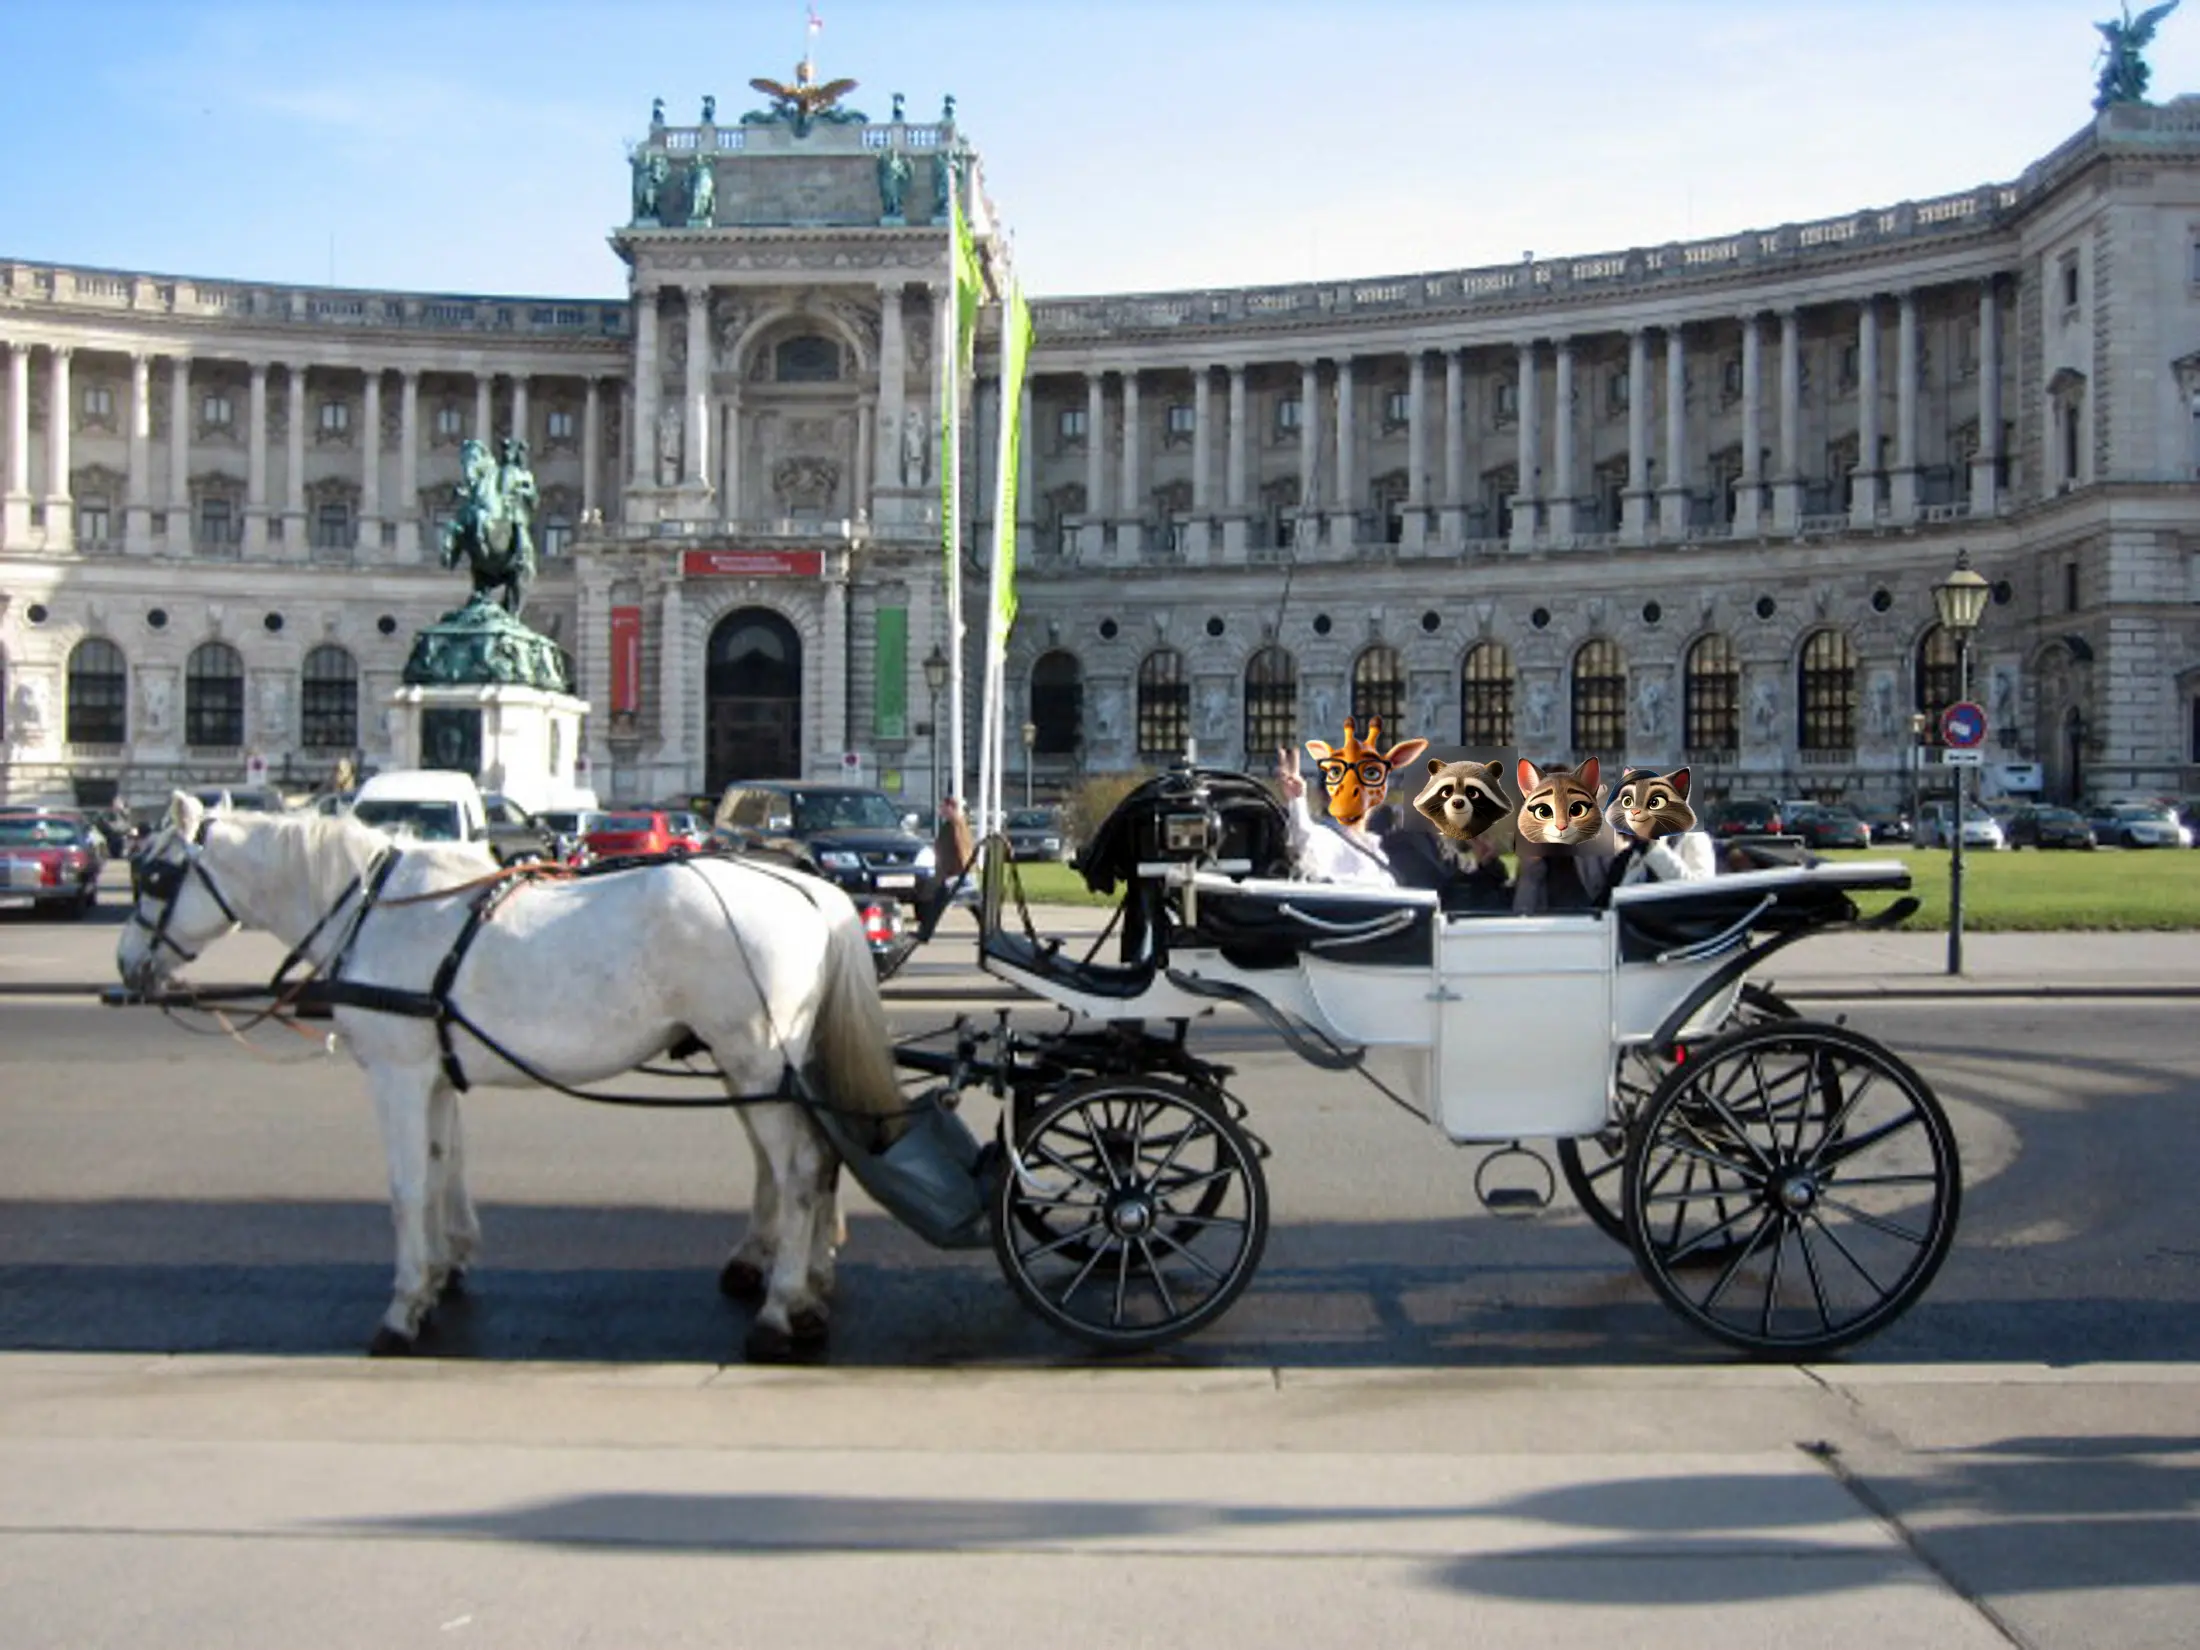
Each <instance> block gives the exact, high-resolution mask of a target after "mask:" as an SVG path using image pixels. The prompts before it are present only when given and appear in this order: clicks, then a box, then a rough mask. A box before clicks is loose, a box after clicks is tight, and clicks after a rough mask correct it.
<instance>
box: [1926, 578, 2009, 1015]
mask: <svg viewBox="0 0 2200 1650" xmlns="http://www.w3.org/2000/svg"><path fill="white" fill-rule="evenodd" d="M1993 593H1994V591H1993V586H1992V585H1990V584H1988V583H1987V582H1986V580H1985V579H1984V578H1983V577H1982V576H1981V575H1980V574H1978V573H1976V572H1974V571H1973V570H1972V567H1971V553H1970V552H1969V551H1968V550H1958V551H1957V552H1956V565H1955V568H1954V570H1953V571H1951V572H1950V573H1949V575H1948V576H1947V577H1946V578H1944V579H1942V580H1941V581H1940V582H1939V583H1938V584H1936V585H1934V586H1933V605H1934V606H1935V607H1937V608H1938V609H1940V622H1941V624H1942V625H1944V626H1945V627H1946V628H1947V631H1948V634H1949V635H1950V636H1951V637H1953V638H1954V639H1955V644H1956V697H1957V699H1959V700H1962V699H1968V698H1970V697H1971V632H1972V631H1974V630H1976V629H1977V628H1978V626H1979V620H1980V619H1982V618H1984V617H1985V616H1986V604H1987V602H1988V601H1989V600H1990V599H1992V597H1993ZM1967 785H1968V779H1967V777H1966V775H1965V774H1964V771H1963V770H1962V769H1961V768H1958V769H1957V770H1956V773H1955V807H1954V809H1953V810H1952V815H1953V821H1954V831H1953V833H1952V835H1953V839H1954V840H1953V841H1952V842H1951V844H1950V849H1949V854H1948V972H1949V973H1951V974H1960V973H1962V972H1963V794H1964V791H1965V789H1966V788H1967Z"/></svg>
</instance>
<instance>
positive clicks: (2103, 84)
mask: <svg viewBox="0 0 2200 1650" xmlns="http://www.w3.org/2000/svg"><path fill="white" fill-rule="evenodd" d="M2178 4H2179V0H2164V4H2162V5H2159V6H2152V7H2149V8H2148V9H2147V10H2145V11H2143V12H2141V13H2140V14H2139V15H2138V16H2137V17H2133V16H2132V15H2131V7H2130V5H2129V4H2128V3H2127V4H2126V5H2125V7H2124V15H2123V16H2122V17H2121V18H2112V19H2111V20H2110V21H2108V22H2106V23H2096V24H2094V25H2093V26H2094V28H2096V29H2098V30H2099V31H2100V34H2101V41H2102V45H2101V55H2100V58H2099V60H2098V61H2099V62H2100V65H2101V74H2100V79H2099V81H2098V82H2096V85H2095V90H2094V96H2093V107H2094V108H2096V109H2105V108H2107V107H2108V106H2109V105H2110V104H2111V103H2144V102H2145V101H2146V98H2147V78H2148V75H2147V65H2146V59H2145V58H2144V57H2142V56H2140V53H2142V52H2143V51H2145V50H2146V49H2147V47H2149V46H2150V45H2152V44H2153V43H2154V32H2155V30H2157V29H2159V28H2160V27H2161V26H2162V19H2163V18H2165V17H2167V16H2168V15H2169V14H2170V13H2171V12H2173V11H2175V10H2176V9H2177V7H2178Z"/></svg>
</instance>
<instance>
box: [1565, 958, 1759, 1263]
mask: <svg viewBox="0 0 2200 1650" xmlns="http://www.w3.org/2000/svg"><path fill="white" fill-rule="evenodd" d="M1795 1017H1796V1015H1795V1007H1794V1005H1793V1004H1792V1003H1790V1002H1788V1000H1787V999H1786V998H1784V997H1782V996H1780V995H1779V994H1778V993H1777V992H1773V991H1768V990H1766V989H1765V988H1764V987H1763V986H1758V985H1745V986H1743V987H1742V994H1741V996H1740V997H1739V998H1738V999H1737V1000H1736V1001H1735V1004H1734V1013H1733V1014H1732V1016H1731V1017H1729V1018H1728V1020H1727V1022H1726V1023H1725V1024H1724V1025H1722V1026H1721V1027H1720V1028H1719V1030H1720V1032H1721V1033H1722V1034H1723V1033H1725V1032H1728V1031H1732V1030H1734V1029H1736V1028H1737V1027H1740V1026H1753V1025H1768V1024H1772V1023H1775V1022H1778V1021H1781V1020H1792V1019H1794V1018H1795ZM1672 1069H1673V1062H1672V1061H1670V1060H1665V1059H1661V1058H1660V1057H1658V1056H1657V1055H1654V1054H1652V1053H1650V1052H1649V1051H1648V1050H1646V1049H1641V1048H1630V1049H1625V1050H1622V1051H1621V1053H1620V1057H1619V1070H1618V1071H1617V1072H1615V1073H1614V1074H1613V1077H1612V1116H1611V1120H1610V1121H1609V1122H1607V1123H1606V1124H1605V1125H1604V1127H1603V1128H1601V1129H1599V1130H1598V1131H1597V1132H1596V1133H1595V1134H1586V1135H1582V1136H1581V1137H1580V1138H1578V1139H1568V1140H1561V1141H1560V1142H1559V1143H1558V1168H1559V1172H1560V1173H1561V1174H1563V1175H1564V1176H1565V1177H1566V1187H1567V1190H1569V1191H1571V1192H1572V1193H1573V1194H1574V1201H1575V1202H1577V1203H1579V1204H1580V1205H1581V1211H1582V1213H1583V1214H1585V1215H1587V1216H1588V1217H1589V1219H1590V1220H1591V1221H1592V1222H1593V1223H1594V1224H1595V1226H1596V1228H1597V1230H1598V1231H1600V1232H1602V1233H1603V1234H1604V1235H1605V1236H1606V1237H1608V1238H1610V1239H1611V1240H1612V1241H1613V1242H1614V1243H1625V1242H1626V1241H1627V1218H1626V1216H1625V1215H1624V1214H1623V1213H1622V1212H1621V1208H1620V1185H1621V1178H1622V1173H1623V1171H1624V1170H1625V1168H1626V1166H1627V1142H1628V1139H1629V1136H1630V1134H1631V1132H1632V1130H1633V1129H1634V1126H1635V1123H1636V1121H1637V1120H1638V1119H1639V1118H1640V1117H1641V1116H1642V1113H1643V1108H1644V1107H1646V1106H1647V1105H1649V1103H1650V1097H1651V1096H1652V1095H1653V1094H1655V1093H1657V1091H1658V1085H1659V1084H1660V1083H1662V1082H1664V1081H1665V1077H1666V1074H1667V1073H1668V1072H1670V1071H1671V1070H1672Z"/></svg>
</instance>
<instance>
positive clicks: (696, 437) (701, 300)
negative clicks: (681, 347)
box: [680, 286, 710, 491]
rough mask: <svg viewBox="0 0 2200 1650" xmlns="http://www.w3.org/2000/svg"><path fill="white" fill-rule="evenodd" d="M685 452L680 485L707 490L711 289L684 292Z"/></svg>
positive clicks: (705, 287)
mask: <svg viewBox="0 0 2200 1650" xmlns="http://www.w3.org/2000/svg"><path fill="white" fill-rule="evenodd" d="M686 399H687V410H686V411H685V412H684V413H683V414H682V415H681V422H682V423H683V424H684V425H685V426H686V436H687V452H686V456H685V461H684V465H683V467H682V469H681V472H680V479H681V483H682V485H684V486H687V487H696V488H701V489H704V490H705V491H708V490H709V488H710V288H709V287H707V286H691V287H689V288H688V289H687V390H686Z"/></svg>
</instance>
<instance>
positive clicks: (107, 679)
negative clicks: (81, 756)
mask: <svg viewBox="0 0 2200 1650" xmlns="http://www.w3.org/2000/svg"><path fill="white" fill-rule="evenodd" d="M129 707H130V672H129V667H128V666H127V665H126V664H125V663H124V662H123V658H122V649H121V648H119V647H117V646H115V644H114V643H112V642H110V641H106V640H104V639H103V638H101V637H98V636H88V637H86V638H85V639H84V640H83V641H81V642H78V643H77V644H76V647H75V649H74V651H72V652H71V653H70V654H69V716H68V740H69V743H70V744H72V745H119V744H121V743H122V742H123V741H124V740H126V739H127V738H129V736H130V729H129Z"/></svg>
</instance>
